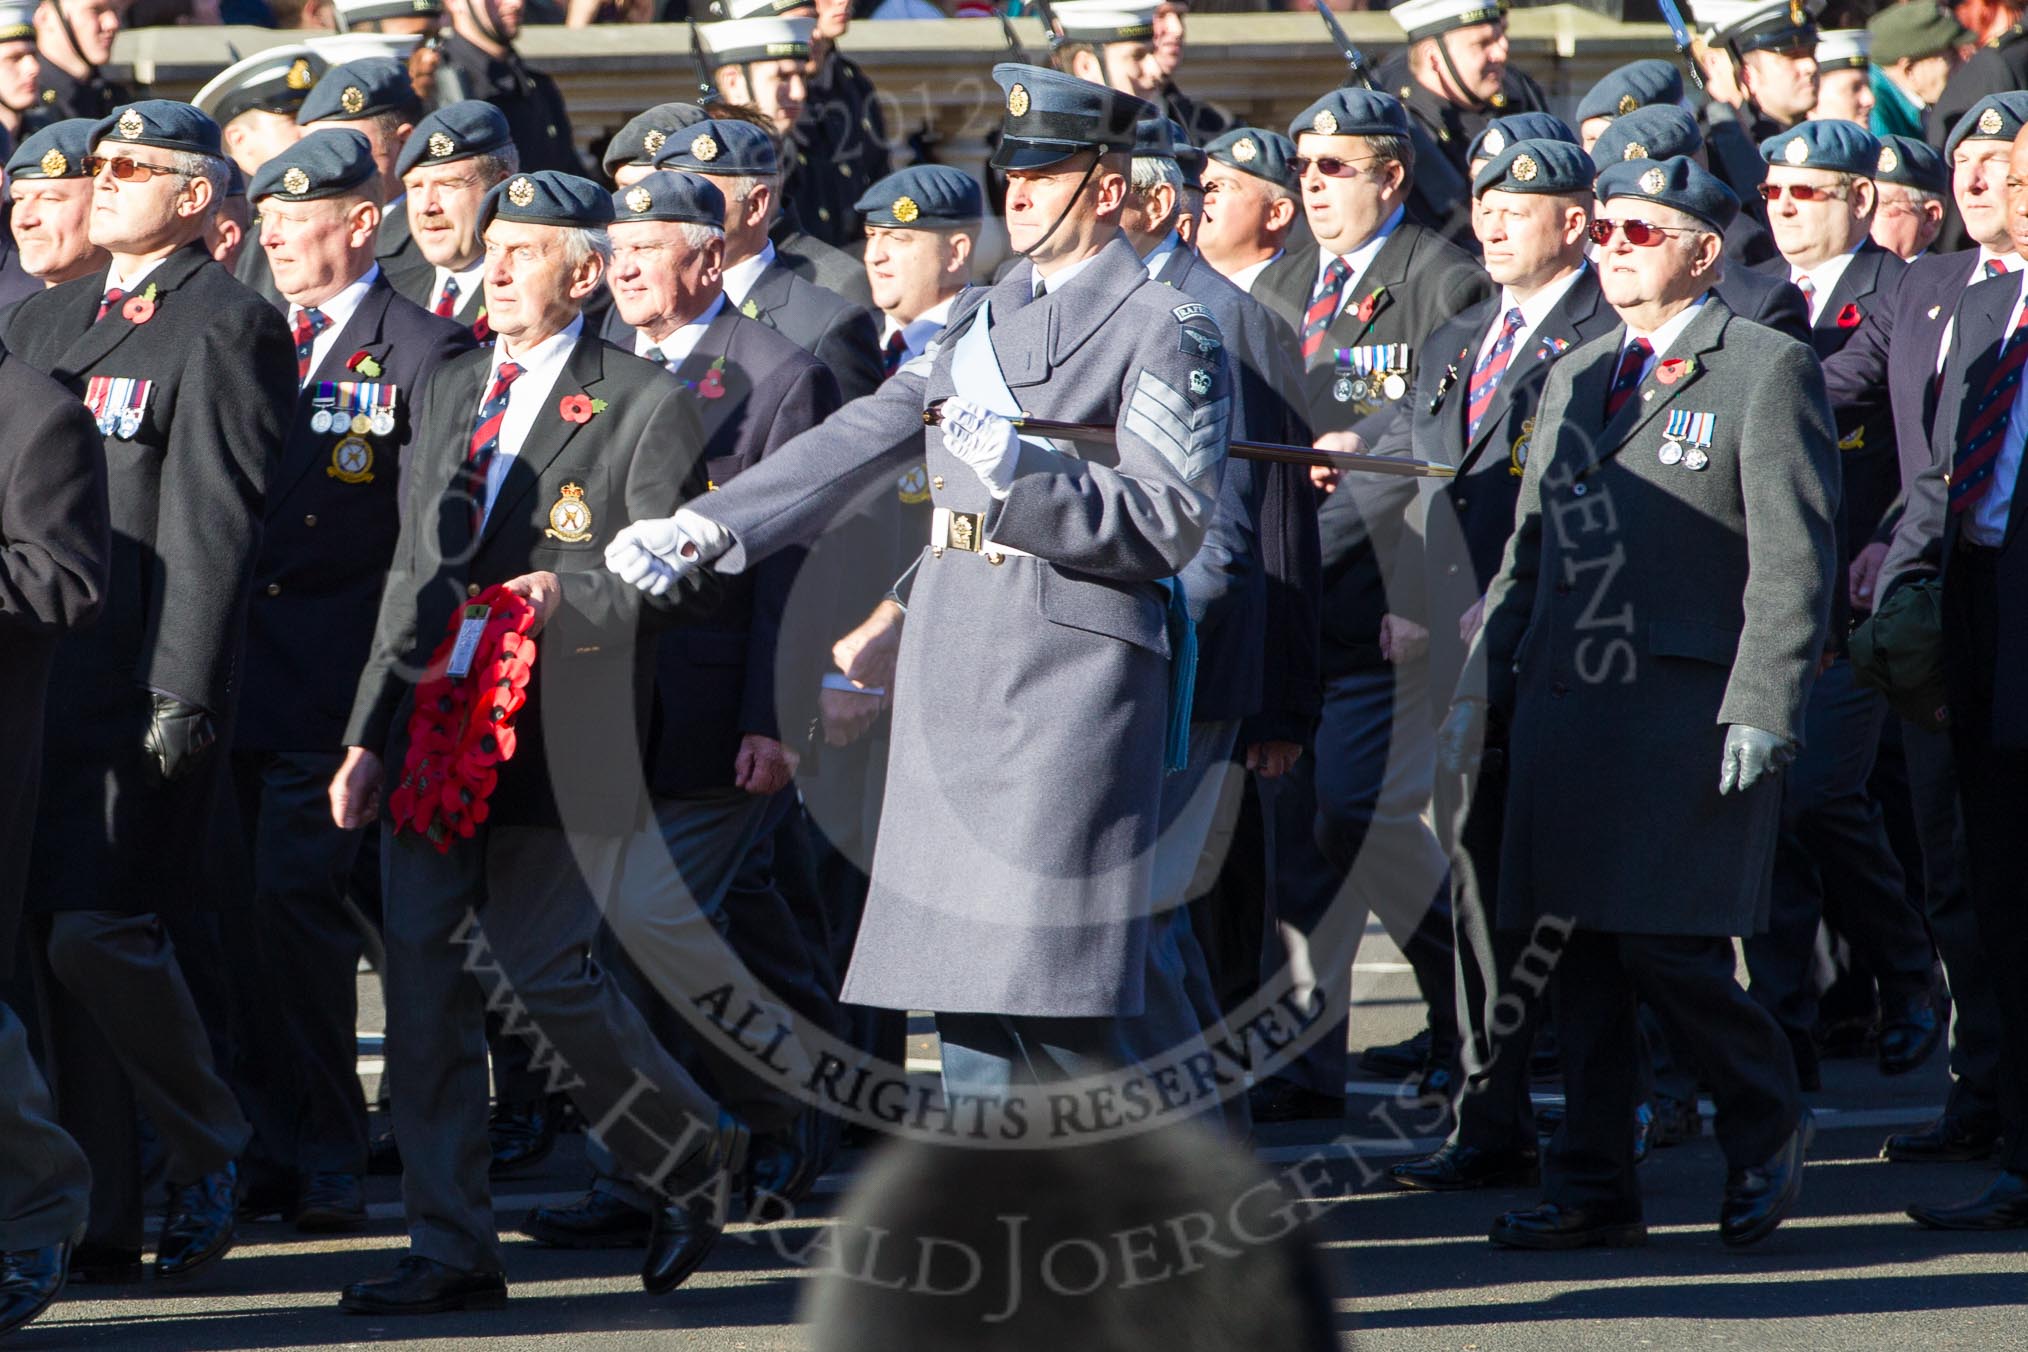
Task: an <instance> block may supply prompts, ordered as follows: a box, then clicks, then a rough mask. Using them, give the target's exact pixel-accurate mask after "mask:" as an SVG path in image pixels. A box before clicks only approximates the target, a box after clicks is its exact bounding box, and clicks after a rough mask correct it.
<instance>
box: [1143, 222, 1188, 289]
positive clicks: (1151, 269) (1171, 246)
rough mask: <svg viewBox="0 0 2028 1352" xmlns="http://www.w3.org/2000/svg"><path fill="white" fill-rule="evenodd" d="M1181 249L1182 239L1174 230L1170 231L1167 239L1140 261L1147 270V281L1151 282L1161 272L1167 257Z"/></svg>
mask: <svg viewBox="0 0 2028 1352" xmlns="http://www.w3.org/2000/svg"><path fill="white" fill-rule="evenodd" d="M1182 247H1183V237H1182V236H1181V235H1179V234H1177V233H1176V232H1175V231H1174V230H1171V231H1170V232H1169V236H1168V238H1166V239H1164V240H1163V241H1162V242H1161V243H1160V244H1157V245H1156V246H1155V247H1154V248H1152V249H1150V250H1148V256H1147V257H1145V258H1143V259H1142V260H1141V263H1142V264H1143V265H1144V266H1145V267H1146V268H1147V269H1148V279H1149V280H1150V281H1153V280H1154V279H1155V277H1156V276H1157V275H1158V274H1159V273H1160V272H1161V271H1162V269H1163V267H1164V266H1166V265H1167V264H1168V262H1169V256H1170V255H1171V254H1173V253H1175V252H1176V251H1177V250H1178V249H1180V248H1182Z"/></svg>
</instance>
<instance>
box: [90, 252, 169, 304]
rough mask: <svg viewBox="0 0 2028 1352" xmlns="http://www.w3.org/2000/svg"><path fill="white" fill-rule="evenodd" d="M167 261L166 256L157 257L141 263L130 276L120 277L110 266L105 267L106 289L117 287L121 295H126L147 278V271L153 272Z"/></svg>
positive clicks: (136, 288) (137, 287)
mask: <svg viewBox="0 0 2028 1352" xmlns="http://www.w3.org/2000/svg"><path fill="white" fill-rule="evenodd" d="M168 261H169V260H168V259H167V258H166V257H164V258H158V259H156V260H155V261H154V262H152V263H143V264H142V265H141V266H140V268H139V270H138V271H136V272H135V273H134V275H133V276H131V277H122V276H120V275H119V274H118V273H117V272H114V271H113V270H112V269H111V268H110V267H108V268H107V269H106V290H107V291H111V290H113V289H115V288H118V290H119V292H120V294H121V295H123V296H124V295H128V294H130V293H132V292H134V291H136V290H138V289H139V288H140V285H141V283H143V282H145V281H147V280H148V274H149V273H151V272H153V271H154V270H155V269H156V268H159V267H161V266H162V265H163V264H164V263H166V262H168Z"/></svg>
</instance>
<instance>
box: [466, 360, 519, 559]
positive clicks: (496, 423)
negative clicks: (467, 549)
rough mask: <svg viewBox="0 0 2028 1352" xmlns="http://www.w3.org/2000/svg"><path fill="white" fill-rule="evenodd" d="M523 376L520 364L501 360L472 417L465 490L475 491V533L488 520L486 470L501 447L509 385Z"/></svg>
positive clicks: (473, 498)
mask: <svg viewBox="0 0 2028 1352" xmlns="http://www.w3.org/2000/svg"><path fill="white" fill-rule="evenodd" d="M520 376H521V368H520V367H519V366H516V365H515V364H514V363H513V362H511V361H503V362H501V363H500V369H499V370H498V371H496V372H494V373H493V388H492V389H490V390H488V391H487V392H486V402H485V403H483V404H481V405H479V416H478V417H476V418H474V419H473V420H472V444H471V446H470V447H469V448H468V449H467V450H466V452H465V476H464V477H465V491H466V492H468V493H470V494H471V495H472V534H474V535H477V534H478V533H479V527H480V526H481V525H483V524H484V523H485V520H486V471H487V470H488V469H489V468H491V466H492V464H493V453H494V452H495V451H497V450H499V449H500V425H501V424H502V423H504V422H505V421H507V388H508V387H509V386H510V385H512V384H513V383H514V382H515V381H516V380H517V379H519V378H520Z"/></svg>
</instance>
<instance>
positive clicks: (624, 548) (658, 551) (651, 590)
mask: <svg viewBox="0 0 2028 1352" xmlns="http://www.w3.org/2000/svg"><path fill="white" fill-rule="evenodd" d="M730 548H732V533H731V532H730V531H728V530H726V528H725V527H723V526H721V525H719V524H718V523H717V522H716V521H713V520H712V519H711V518H709V517H707V516H702V515H700V514H699V513H697V512H693V511H691V510H690V509H689V508H688V507H679V508H677V509H676V515H674V516H668V517H662V518H659V519H657V520H653V521H636V522H634V523H633V524H631V525H629V526H626V527H623V528H622V529H621V530H620V532H619V533H618V534H617V535H615V536H613V538H612V542H611V543H610V544H608V545H607V546H606V568H607V570H608V571H610V572H613V573H616V574H618V575H619V577H620V579H621V580H622V581H624V582H627V583H629V584H630V585H632V586H635V587H639V588H640V589H641V590H642V591H644V592H646V593H648V595H650V596H660V595H662V594H663V593H664V592H666V591H668V590H669V588H671V587H672V586H674V585H676V583H677V582H678V581H679V580H681V579H682V578H684V577H687V576H689V575H690V574H692V573H695V572H697V571H698V570H699V569H701V568H703V567H704V566H705V565H706V564H708V563H710V562H711V561H712V560H713V559H715V558H717V557H718V556H719V555H721V554H723V553H725V551H726V550H728V549H730Z"/></svg>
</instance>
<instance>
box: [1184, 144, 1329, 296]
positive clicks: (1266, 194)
mask: <svg viewBox="0 0 2028 1352" xmlns="http://www.w3.org/2000/svg"><path fill="white" fill-rule="evenodd" d="M1204 154H1205V165H1204V175H1203V177H1204V207H1203V210H1202V211H1201V212H1200V213H1199V215H1198V218H1197V233H1196V236H1195V238H1194V240H1193V241H1192V242H1193V243H1194V244H1195V245H1196V246H1197V252H1199V253H1200V254H1202V255H1204V261H1205V262H1207V263H1209V264H1211V266H1212V267H1214V268H1217V269H1218V271H1219V272H1220V273H1222V274H1223V275H1224V276H1225V279H1226V280H1227V281H1229V282H1231V283H1232V284H1233V285H1234V286H1236V287H1238V288H1239V289H1240V290H1242V291H1244V292H1246V293H1247V294H1249V295H1252V294H1254V288H1255V287H1256V286H1257V285H1258V284H1259V282H1260V279H1261V278H1262V277H1263V276H1265V275H1266V273H1267V270H1268V268H1269V267H1270V266H1272V265H1273V264H1274V263H1275V262H1276V260H1278V259H1280V258H1281V256H1282V255H1283V254H1284V253H1286V252H1287V251H1288V250H1289V248H1290V246H1291V244H1292V243H1293V242H1294V236H1295V235H1296V233H1297V230H1298V226H1299V225H1300V223H1301V221H1302V217H1303V208H1302V203H1301V201H1300V200H1299V198H1298V194H1299V193H1300V192H1301V191H1302V179H1301V178H1300V177H1299V176H1298V175H1297V174H1296V173H1295V172H1294V170H1292V169H1291V168H1290V167H1289V161H1290V160H1292V159H1294V158H1295V154H1296V144H1295V142H1293V141H1291V140H1290V139H1289V138H1288V137H1286V136H1284V135H1282V134H1281V133H1280V132H1278V131H1268V130H1266V129H1265V128H1261V127H1238V128H1235V129H1234V130H1232V131H1229V132H1226V133H1225V134H1224V135H1223V136H1220V137H1218V138H1217V139H1216V140H1214V141H1212V142H1211V143H1210V144H1209V145H1207V146H1205V147H1204Z"/></svg>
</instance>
